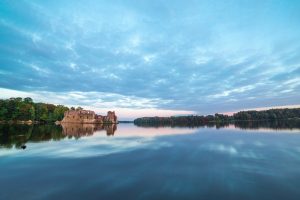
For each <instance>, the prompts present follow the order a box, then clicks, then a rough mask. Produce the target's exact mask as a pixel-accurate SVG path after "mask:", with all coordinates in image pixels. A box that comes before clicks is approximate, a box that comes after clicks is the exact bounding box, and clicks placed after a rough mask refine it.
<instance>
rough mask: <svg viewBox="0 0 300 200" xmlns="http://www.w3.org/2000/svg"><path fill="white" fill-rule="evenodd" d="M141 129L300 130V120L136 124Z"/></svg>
mask: <svg viewBox="0 0 300 200" xmlns="http://www.w3.org/2000/svg"><path fill="white" fill-rule="evenodd" d="M135 125H136V126H139V127H145V128H147V127H157V128H159V127H173V128H177V127H190V128H205V127H206V128H216V129H220V128H238V129H245V130H248V129H250V130H256V129H271V130H300V120H282V121H239V122H232V123H230V122H218V123H215V122H211V123H203V124H197V125H190V124H179V125H177V124H176V125H174V124H156V123H154V124H135Z"/></svg>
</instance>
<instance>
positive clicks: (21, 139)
mask: <svg viewBox="0 0 300 200" xmlns="http://www.w3.org/2000/svg"><path fill="white" fill-rule="evenodd" d="M101 130H103V131H106V135H107V136H111V135H114V133H115V131H116V130H117V125H115V124H112V125H94V124H67V125H62V126H56V125H24V124H18V125H17V124H16V125H9V124H0V148H13V147H16V148H22V147H23V146H24V144H26V143H27V142H42V141H50V140H55V141H58V140H61V139H64V138H80V137H83V136H91V135H93V134H94V132H95V131H101Z"/></svg>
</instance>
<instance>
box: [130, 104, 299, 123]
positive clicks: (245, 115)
mask: <svg viewBox="0 0 300 200" xmlns="http://www.w3.org/2000/svg"><path fill="white" fill-rule="evenodd" d="M288 119H300V108H290V109H288V108H286V109H270V110H264V111H255V110H252V111H240V112H237V113H235V114H233V115H232V116H228V115H223V114H218V113H216V114H215V115H207V116H199V115H190V116H172V117H142V118H137V119H135V120H134V123H135V124H162V125H164V124H165V125H169V124H176V125H201V124H206V123H210V122H215V123H224V122H227V123H229V122H235V121H272V120H288Z"/></svg>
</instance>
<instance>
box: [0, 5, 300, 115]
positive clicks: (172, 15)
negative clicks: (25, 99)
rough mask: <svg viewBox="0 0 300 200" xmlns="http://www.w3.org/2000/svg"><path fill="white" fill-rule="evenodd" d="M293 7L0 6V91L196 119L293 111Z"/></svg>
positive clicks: (298, 73)
mask: <svg viewBox="0 0 300 200" xmlns="http://www.w3.org/2000/svg"><path fill="white" fill-rule="evenodd" d="M299 8H300V5H299V3H297V2H284V3H282V2H281V4H276V3H272V4H269V3H268V2H267V1H266V2H261V1H251V2H227V3H224V2H222V1H220V2H217V3H213V4H212V3H211V2H209V1H201V2H199V1H194V2H191V3H189V4H186V3H185V2H182V1H166V2H161V1H151V2H150V1H140V2H136V1H131V0H130V1H126V2H121V1H119V2H101V3H99V2H97V1H94V0H87V1H86V2H85V3H84V4H82V3H79V2H72V1H68V0H63V1H62V2H60V3H54V2H51V1H43V2H41V1H35V2H32V1H30V2H29V1H19V2H18V4H16V3H13V2H10V1H3V2H1V6H0V34H1V37H0V44H1V45H0V55H1V56H0V87H1V88H5V89H11V90H17V91H23V92H27V93H29V94H32V95H37V96H34V97H37V99H39V98H41V100H43V99H42V96H43V95H48V96H50V97H53V98H51V100H53V101H54V102H53V103H67V104H82V105H83V106H85V105H87V106H90V105H94V106H99V107H119V108H122V109H126V108H129V109H158V110H172V111H175V110H177V111H178V112H181V111H186V110H187V111H191V110H192V111H194V112H197V113H199V114H208V113H214V112H227V111H232V110H241V109H244V108H255V107H265V106H282V105H295V104H299V99H300V85H299V84H298V83H299V82H300V81H299V77H300V55H299V50H300V44H299V42H298V41H300V26H299V20H298V19H299V17H300V16H299V12H298V11H299ZM79 10H80V12H79ZM253 10H254V11H255V12H253ZM25 11H26V12H25ZM7 94H12V93H11V92H7V93H6V94H3V93H2V94H1V97H4V96H7ZM38 95H40V96H38ZM71 98H73V101H72V102H68V100H66V99H71ZM45 100H46V99H45Z"/></svg>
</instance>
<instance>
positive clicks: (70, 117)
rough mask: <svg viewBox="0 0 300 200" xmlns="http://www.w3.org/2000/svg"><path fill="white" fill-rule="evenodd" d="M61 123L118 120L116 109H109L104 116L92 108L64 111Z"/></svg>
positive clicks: (110, 122) (102, 122)
mask: <svg viewBox="0 0 300 200" xmlns="http://www.w3.org/2000/svg"><path fill="white" fill-rule="evenodd" d="M61 123H79V124H116V123H118V120H117V116H116V114H115V111H113V112H112V111H108V112H107V116H102V115H97V114H95V112H94V111H91V110H69V111H66V112H65V113H64V118H63V120H62V121H61Z"/></svg>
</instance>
